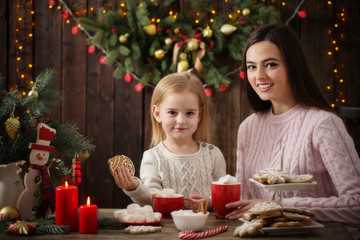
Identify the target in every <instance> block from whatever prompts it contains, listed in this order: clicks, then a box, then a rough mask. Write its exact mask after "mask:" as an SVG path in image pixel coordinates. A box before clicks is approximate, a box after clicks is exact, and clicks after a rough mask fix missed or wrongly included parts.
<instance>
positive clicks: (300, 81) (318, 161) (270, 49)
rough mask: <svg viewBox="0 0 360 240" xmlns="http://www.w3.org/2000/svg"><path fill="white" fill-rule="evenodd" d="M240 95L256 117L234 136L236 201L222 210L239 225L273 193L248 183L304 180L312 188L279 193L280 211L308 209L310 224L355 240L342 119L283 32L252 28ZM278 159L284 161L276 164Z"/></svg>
mask: <svg viewBox="0 0 360 240" xmlns="http://www.w3.org/2000/svg"><path fill="white" fill-rule="evenodd" d="M242 64H243V69H244V71H245V76H246V80H247V81H246V90H247V93H248V97H249V101H250V104H251V105H252V107H253V109H254V110H255V113H254V114H252V115H251V116H249V117H248V118H247V119H245V120H244V121H243V122H242V123H241V125H240V127H239V131H238V148H237V157H238V158H237V173H236V175H237V178H238V181H240V182H241V184H242V185H241V193H242V195H241V197H242V200H241V201H238V202H235V203H232V204H229V205H228V207H230V208H237V210H235V211H233V212H232V213H230V214H229V215H228V216H227V217H228V218H230V219H237V218H239V217H240V216H241V215H242V214H243V213H244V212H245V211H247V210H248V209H249V208H250V207H252V206H253V205H254V204H255V203H256V202H257V201H259V200H260V199H266V200H278V199H279V195H278V194H279V193H278V192H272V191H268V190H265V189H262V188H259V187H258V186H256V185H255V184H253V183H250V182H249V180H248V179H249V178H251V177H252V175H253V174H255V173H257V172H259V171H261V170H264V169H266V168H276V169H280V168H281V165H282V164H281V159H283V169H284V170H285V171H286V172H288V174H290V175H298V174H311V175H313V177H314V180H315V181H316V182H317V184H316V185H315V186H313V187H310V188H308V189H305V190H301V191H284V198H283V201H282V204H283V206H284V207H300V208H305V209H310V210H312V211H313V212H315V214H316V218H317V220H320V221H327V222H341V223H344V224H345V225H346V226H347V227H348V229H349V231H350V232H352V235H353V237H354V239H358V238H359V237H360V235H359V233H360V232H359V226H360V224H359V223H360V159H359V155H358V154H357V152H356V149H355V146H354V142H353V140H352V138H351V137H350V135H349V134H348V132H347V131H346V128H345V126H344V123H343V121H342V119H340V118H339V117H338V116H337V115H336V114H335V113H334V112H333V110H332V109H331V107H330V106H329V104H328V103H327V102H326V100H325V99H324V98H323V96H322V94H321V92H320V90H319V88H318V86H317V84H316V81H315V79H314V77H313V75H312V73H311V71H310V67H309V65H308V63H307V61H306V58H305V55H304V53H303V51H302V48H301V44H300V42H299V40H298V39H297V37H296V35H295V34H294V33H293V31H292V30H291V29H290V28H289V27H287V26H285V25H281V24H280V25H266V26H262V27H260V28H258V29H257V30H256V31H255V32H254V34H253V35H252V36H251V37H250V38H249V40H248V42H247V44H246V45H245V48H244V57H243V62H242ZM282 155H283V157H282Z"/></svg>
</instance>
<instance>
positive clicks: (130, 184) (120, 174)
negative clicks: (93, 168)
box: [112, 166, 139, 191]
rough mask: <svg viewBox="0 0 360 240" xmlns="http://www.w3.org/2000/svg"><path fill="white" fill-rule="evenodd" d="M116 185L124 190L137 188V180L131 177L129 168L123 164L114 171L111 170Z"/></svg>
mask: <svg viewBox="0 0 360 240" xmlns="http://www.w3.org/2000/svg"><path fill="white" fill-rule="evenodd" d="M112 175H113V177H114V180H115V182H116V185H117V186H118V187H119V188H122V189H125V190H126V191H132V190H135V189H136V188H137V186H138V185H139V182H138V180H137V179H136V178H133V177H131V175H130V173H129V170H128V169H127V168H125V167H124V166H120V167H118V168H117V169H116V171H114V172H112Z"/></svg>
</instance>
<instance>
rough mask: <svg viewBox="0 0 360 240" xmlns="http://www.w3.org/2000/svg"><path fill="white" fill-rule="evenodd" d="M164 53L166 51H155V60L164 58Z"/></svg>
mask: <svg viewBox="0 0 360 240" xmlns="http://www.w3.org/2000/svg"><path fill="white" fill-rule="evenodd" d="M165 53H166V51H164V50H163V49H158V50H156V51H155V58H156V59H159V60H161V59H163V57H164V56H165Z"/></svg>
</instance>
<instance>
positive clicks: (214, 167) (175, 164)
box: [113, 72, 226, 206]
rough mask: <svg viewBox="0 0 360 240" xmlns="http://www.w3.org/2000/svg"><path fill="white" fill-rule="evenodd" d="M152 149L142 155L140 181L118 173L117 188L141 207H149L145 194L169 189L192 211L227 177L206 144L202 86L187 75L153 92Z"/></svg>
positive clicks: (169, 80) (148, 196)
mask: <svg viewBox="0 0 360 240" xmlns="http://www.w3.org/2000/svg"><path fill="white" fill-rule="evenodd" d="M151 112H152V116H151V120H152V129H153V137H152V145H151V147H152V148H151V149H149V150H147V151H145V152H144V155H143V159H142V162H141V166H140V179H141V180H140V179H138V178H136V177H134V178H132V177H131V176H130V174H129V172H128V171H127V170H126V169H125V168H124V167H120V168H119V169H118V170H117V171H116V172H113V177H114V179H115V182H116V184H117V185H118V186H119V187H120V188H122V189H123V190H124V192H125V193H126V194H127V195H128V196H129V197H131V199H132V200H133V201H134V202H136V203H138V204H140V205H145V204H151V203H152V196H151V194H150V191H149V189H150V188H156V189H159V190H161V189H163V188H172V189H174V190H175V193H179V194H183V195H184V197H185V198H189V197H190V198H191V199H192V200H193V201H194V203H195V205H197V204H198V203H199V202H200V201H203V202H205V201H208V202H209V203H210V206H211V199H210V198H209V196H211V182H213V181H217V180H218V179H219V178H220V177H221V176H224V175H226V164H225V159H224V156H223V155H222V153H221V151H220V150H219V148H218V147H216V146H214V145H212V144H209V143H206V141H208V140H209V130H210V129H209V116H208V109H207V106H206V96H205V93H204V88H203V85H202V83H201V81H200V79H199V78H198V77H196V76H195V75H193V74H191V73H190V72H182V73H173V74H170V75H168V76H166V77H164V78H163V79H162V80H161V81H160V82H159V83H158V84H157V86H156V87H155V89H154V93H153V95H152V99H151Z"/></svg>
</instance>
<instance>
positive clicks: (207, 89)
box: [205, 88, 212, 97]
mask: <svg viewBox="0 0 360 240" xmlns="http://www.w3.org/2000/svg"><path fill="white" fill-rule="evenodd" d="M205 95H206V96H207V97H212V91H211V89H210V88H205Z"/></svg>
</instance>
